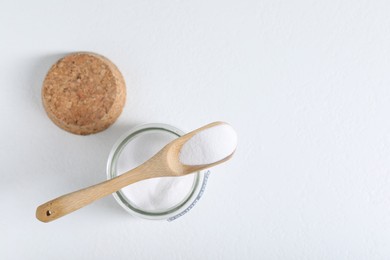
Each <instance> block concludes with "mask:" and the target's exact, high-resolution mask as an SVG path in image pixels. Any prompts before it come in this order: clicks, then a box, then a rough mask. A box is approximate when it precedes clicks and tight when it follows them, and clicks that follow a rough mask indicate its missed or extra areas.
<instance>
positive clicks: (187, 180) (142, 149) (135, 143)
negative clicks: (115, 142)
mask: <svg viewBox="0 0 390 260" xmlns="http://www.w3.org/2000/svg"><path fill="white" fill-rule="evenodd" d="M176 138H177V137H176V136H174V135H172V134H169V133H164V132H158V133H156V132H154V133H153V132H145V133H144V134H140V135H139V137H138V136H137V138H136V139H134V140H132V141H131V142H130V143H129V144H127V146H125V147H124V148H123V150H122V152H121V154H120V155H119V158H118V161H117V172H118V173H119V174H122V173H124V172H127V171H128V170H131V169H133V168H135V167H137V166H139V165H140V164H142V163H144V162H145V161H146V160H148V159H149V158H150V157H152V156H153V155H154V154H156V153H157V152H158V151H159V150H161V149H162V148H163V147H164V146H165V145H166V144H167V143H169V142H171V141H173V140H174V139H176ZM194 181H195V175H193V174H192V175H186V176H183V177H163V178H153V179H148V180H143V181H140V182H137V183H134V184H132V185H129V186H127V187H125V188H123V189H122V190H121V191H122V193H123V194H124V195H125V196H126V197H127V198H128V199H129V200H130V201H131V203H132V205H133V206H136V207H137V208H140V209H142V210H146V211H150V212H156V211H164V210H167V209H169V208H172V207H174V206H176V205H177V204H179V203H180V202H181V201H182V200H183V199H185V198H186V197H187V195H188V194H189V193H190V192H191V189H192V185H193V182H194Z"/></svg>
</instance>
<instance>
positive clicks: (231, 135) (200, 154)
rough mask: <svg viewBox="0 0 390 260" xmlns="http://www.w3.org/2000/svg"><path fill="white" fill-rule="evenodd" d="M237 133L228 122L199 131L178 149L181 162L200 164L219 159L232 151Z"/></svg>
mask: <svg viewBox="0 0 390 260" xmlns="http://www.w3.org/2000/svg"><path fill="white" fill-rule="evenodd" d="M236 147H237V134H236V132H235V131H234V129H233V128H232V127H231V126H230V125H228V124H221V125H217V126H214V127H211V128H208V129H206V130H204V131H201V132H199V133H197V134H196V135H194V136H193V137H192V138H191V139H190V140H188V141H187V142H186V143H185V144H184V145H183V147H182V148H181V150H180V154H179V159H180V162H181V163H182V164H186V165H202V164H210V163H214V162H217V161H220V160H222V159H224V158H226V157H227V156H229V155H230V154H232V153H233V152H234V150H235V149H236Z"/></svg>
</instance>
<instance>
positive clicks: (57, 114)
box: [42, 53, 126, 135]
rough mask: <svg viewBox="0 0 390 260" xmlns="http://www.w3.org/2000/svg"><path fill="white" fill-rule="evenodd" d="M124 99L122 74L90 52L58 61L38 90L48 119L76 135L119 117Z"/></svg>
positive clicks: (91, 132) (97, 128) (108, 124)
mask: <svg viewBox="0 0 390 260" xmlns="http://www.w3.org/2000/svg"><path fill="white" fill-rule="evenodd" d="M125 100H126V85H125V81H124V79H123V76H122V74H121V73H120V71H119V70H118V68H117V67H116V66H115V65H114V64H113V63H112V62H111V61H109V60H108V59H107V58H105V57H103V56H101V55H98V54H94V53H73V54H70V55H67V56H65V57H64V58H62V59H60V60H59V61H57V63H55V64H54V65H53V66H52V67H51V68H50V70H49V72H48V73H47V75H46V78H45V80H44V82H43V87H42V101H43V106H44V108H45V110H46V113H47V115H48V116H49V118H50V119H51V120H52V121H53V122H54V123H55V124H56V125H57V126H59V127H60V128H62V129H64V130H66V131H68V132H71V133H74V134H79V135H88V134H93V133H97V132H100V131H102V130H104V129H106V128H108V127H109V126H110V125H111V124H113V123H114V122H115V120H116V119H117V118H118V117H119V115H120V114H121V112H122V109H123V106H124V104H125Z"/></svg>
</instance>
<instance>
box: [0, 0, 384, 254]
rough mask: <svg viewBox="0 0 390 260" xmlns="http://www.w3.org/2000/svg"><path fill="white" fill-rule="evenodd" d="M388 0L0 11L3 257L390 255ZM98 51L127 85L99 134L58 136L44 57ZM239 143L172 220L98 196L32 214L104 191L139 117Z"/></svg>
mask: <svg viewBox="0 0 390 260" xmlns="http://www.w3.org/2000/svg"><path fill="white" fill-rule="evenodd" d="M389 14H390V3H389V2H388V1H371V0H367V1H363V0H354V1H352V0H351V1H309V0H307V1H303V0H300V1H291V0H284V1H279V0H278V1H275V0H256V1H255V0H253V1H245V0H242V1H206V0H197V1H195V0H192V1H191V0H188V1H184V0H183V1H180V0H177V1H157V0H156V1H143V0H138V1H111V0H106V1H104V0H95V1H78V0H77V1H41V0H34V1H27V0H26V1H2V2H1V3H0V90H1V95H0V104H1V109H0V116H1V130H0V131H1V132H0V138H1V139H0V158H1V181H0V208H1V214H0V259H5V260H6V259H7V260H8V259H50V258H52V259H389V258H390V160H389V159H390V68H389V67H390V15H389ZM74 51H93V52H97V53H100V54H103V55H105V56H107V57H108V58H109V59H111V60H112V61H113V62H114V63H115V64H116V65H117V66H118V67H119V68H120V70H121V71H122V73H123V75H124V77H125V79H126V82H127V91H128V97H127V104H126V107H125V110H124V112H123V114H122V115H121V117H120V118H119V120H118V121H117V122H116V123H115V124H114V125H113V126H112V127H111V128H109V129H108V130H106V131H104V132H102V133H99V134H95V135H91V136H76V135H72V134H69V133H67V132H65V131H63V130H61V129H59V128H58V127H56V126H55V125H54V124H53V123H52V122H51V121H50V120H49V119H48V117H47V116H46V114H45V112H44V110H43V107H42V104H41V99H40V88H41V85H42V81H43V78H44V76H45V74H46V72H47V71H48V69H49V67H50V66H51V64H53V63H54V62H55V61H56V60H57V59H59V58H60V57H62V56H63V55H65V54H67V53H70V52H74ZM215 120H224V121H227V122H229V123H231V124H232V125H233V126H234V127H235V128H236V130H237V132H238V135H239V147H238V150H237V153H236V156H235V157H234V159H233V160H232V161H230V162H228V163H226V164H225V165H221V166H219V167H217V168H215V169H214V170H213V173H212V176H211V177H210V179H209V184H208V188H207V190H206V192H205V194H204V197H203V198H202V199H201V201H200V202H199V203H198V204H197V205H196V207H195V208H194V209H193V210H192V211H191V212H190V213H189V214H187V215H186V216H185V217H182V218H180V219H178V220H177V221H175V222H172V223H168V222H164V221H162V222H161V221H160V222H155V221H146V220H141V219H136V218H134V217H131V216H130V215H129V214H128V213H126V212H125V211H124V210H123V209H122V208H121V207H120V206H119V205H118V204H117V203H116V202H115V200H114V199H113V197H112V196H109V197H107V198H104V199H103V200H101V201H98V202H96V203H94V204H92V205H90V206H88V207H86V208H84V209H82V210H80V211H78V212H75V213H72V214H71V215H69V216H67V217H64V218H62V219H59V220H57V221H55V222H52V223H49V224H44V223H41V222H39V221H38V220H36V219H35V209H36V207H37V206H38V205H40V204H41V203H43V202H46V201H47V200H49V199H52V198H54V197H56V196H59V195H62V194H64V193H67V192H70V191H73V190H77V189H79V188H82V187H85V186H88V185H91V184H94V183H97V182H100V181H103V180H104V179H105V165H106V160H107V157H108V153H109V151H110V149H111V147H112V145H113V144H114V142H115V141H116V139H117V138H118V137H119V136H120V135H121V134H122V133H123V132H125V131H127V130H128V129H129V128H131V127H133V126H135V125H138V124H141V123H150V122H161V123H168V124H172V125H175V126H177V127H179V128H183V129H185V130H192V129H194V128H197V127H199V126H201V125H204V124H207V123H209V122H212V121H215Z"/></svg>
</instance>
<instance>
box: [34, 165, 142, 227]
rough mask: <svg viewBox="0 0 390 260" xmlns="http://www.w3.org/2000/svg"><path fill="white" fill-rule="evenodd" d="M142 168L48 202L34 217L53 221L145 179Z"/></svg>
mask: <svg viewBox="0 0 390 260" xmlns="http://www.w3.org/2000/svg"><path fill="white" fill-rule="evenodd" d="M143 168H144V167H142V165H141V166H140V167H137V168H135V169H133V170H131V171H129V172H126V173H124V174H122V175H120V176H118V177H115V178H113V179H111V180H107V181H104V182H102V183H99V184H96V185H93V186H90V187H88V188H85V189H81V190H78V191H75V192H72V193H68V194H65V195H63V196H60V197H58V198H56V199H53V200H51V201H48V202H46V203H44V204H42V205H40V206H39V207H38V208H37V211H36V217H37V219H39V220H40V221H42V222H50V221H53V220H55V219H57V218H60V217H62V216H65V215H66V214H69V213H71V212H73V211H75V210H78V209H80V208H82V207H84V206H86V205H88V204H90V203H92V202H94V201H95V200H98V199H100V198H103V197H105V196H107V195H109V194H111V193H114V192H116V191H117V190H120V189H121V188H123V187H125V186H127V185H130V184H132V183H135V182H137V181H140V180H144V179H147V177H146V176H147V174H146V173H145V172H143V170H145V169H143Z"/></svg>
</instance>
